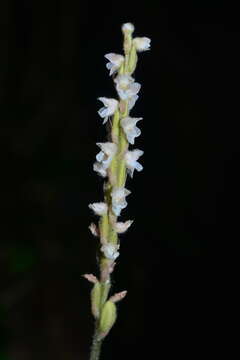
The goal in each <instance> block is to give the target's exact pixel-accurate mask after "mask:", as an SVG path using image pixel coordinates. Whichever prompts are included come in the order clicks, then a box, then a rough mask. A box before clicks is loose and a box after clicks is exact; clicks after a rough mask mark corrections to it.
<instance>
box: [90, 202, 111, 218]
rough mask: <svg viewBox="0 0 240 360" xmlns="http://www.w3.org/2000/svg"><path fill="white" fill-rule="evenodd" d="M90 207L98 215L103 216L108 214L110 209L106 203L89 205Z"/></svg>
mask: <svg viewBox="0 0 240 360" xmlns="http://www.w3.org/2000/svg"><path fill="white" fill-rule="evenodd" d="M88 207H89V208H90V209H91V210H93V211H94V212H95V214H96V215H99V216H102V215H105V214H106V213H107V210H108V207H107V204H105V203H104V202H99V203H93V204H89V205H88Z"/></svg>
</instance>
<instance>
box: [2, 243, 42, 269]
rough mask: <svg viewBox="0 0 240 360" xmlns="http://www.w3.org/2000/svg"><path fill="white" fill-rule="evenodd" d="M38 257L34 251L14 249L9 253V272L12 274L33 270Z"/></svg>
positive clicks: (20, 248) (22, 248) (21, 248)
mask: <svg viewBox="0 0 240 360" xmlns="http://www.w3.org/2000/svg"><path fill="white" fill-rule="evenodd" d="M36 260H37V257H36V254H35V253H34V251H33V249H30V248H24V247H12V248H10V249H9V253H8V270H9V272H10V273H23V272H25V271H29V270H31V269H32V267H33V266H34V264H35V263H36Z"/></svg>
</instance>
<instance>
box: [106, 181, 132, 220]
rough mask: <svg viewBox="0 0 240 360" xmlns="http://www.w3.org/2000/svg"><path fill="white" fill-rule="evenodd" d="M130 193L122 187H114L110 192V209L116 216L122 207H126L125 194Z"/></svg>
mask: <svg viewBox="0 0 240 360" xmlns="http://www.w3.org/2000/svg"><path fill="white" fill-rule="evenodd" d="M129 194H131V191H129V190H127V189H125V188H124V187H121V188H115V189H113V191H112V192H111V197H112V211H113V213H114V214H115V215H116V216H119V215H120V213H121V211H122V209H125V207H127V201H126V196H128V195H129Z"/></svg>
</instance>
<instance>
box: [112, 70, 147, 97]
mask: <svg viewBox="0 0 240 360" xmlns="http://www.w3.org/2000/svg"><path fill="white" fill-rule="evenodd" d="M114 82H115V83H116V89H117V92H118V95H119V97H120V98H121V99H122V100H126V99H130V98H131V97H133V96H136V95H137V93H138V92H139V90H140V88H141V85H140V84H139V83H137V82H134V78H133V77H132V76H130V75H118V76H117V77H116V78H115V79H114Z"/></svg>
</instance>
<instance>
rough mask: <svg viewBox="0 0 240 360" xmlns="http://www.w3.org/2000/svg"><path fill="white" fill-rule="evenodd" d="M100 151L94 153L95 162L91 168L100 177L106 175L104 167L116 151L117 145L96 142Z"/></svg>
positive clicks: (105, 167) (109, 162) (108, 163)
mask: <svg viewBox="0 0 240 360" xmlns="http://www.w3.org/2000/svg"><path fill="white" fill-rule="evenodd" d="M97 146H99V147H100V149H101V151H100V152H99V153H98V154H97V155H96V159H97V162H95V163H94V164H93V170H94V171H96V172H98V173H99V175H101V176H102V177H106V176H107V171H106V169H107V168H108V167H109V165H110V164H111V161H112V159H113V157H114V155H115V154H116V152H117V145H116V144H114V143H111V142H106V143H97Z"/></svg>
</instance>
